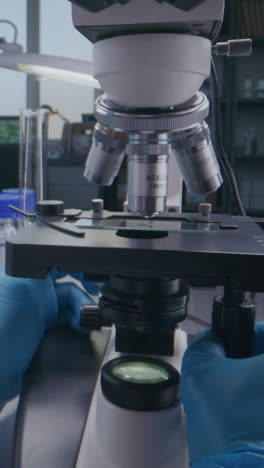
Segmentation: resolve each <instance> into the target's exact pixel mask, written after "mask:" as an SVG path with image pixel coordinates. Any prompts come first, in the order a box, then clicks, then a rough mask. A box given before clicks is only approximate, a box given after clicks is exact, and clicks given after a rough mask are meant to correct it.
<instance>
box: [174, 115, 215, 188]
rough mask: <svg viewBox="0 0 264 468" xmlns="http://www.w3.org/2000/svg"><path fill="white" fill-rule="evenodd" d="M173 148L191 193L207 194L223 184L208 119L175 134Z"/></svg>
mask: <svg viewBox="0 0 264 468" xmlns="http://www.w3.org/2000/svg"><path fill="white" fill-rule="evenodd" d="M171 138H172V141H171V147H172V150H173V152H174V154H175V157H176V160H177V163H178V166H179V168H180V171H181V173H182V176H183V179H184V181H185V183H186V185H187V189H188V191H189V192H191V193H193V194H196V195H206V194H209V193H212V192H215V191H216V190H217V189H218V188H219V187H220V186H221V185H222V183H223V179H222V176H221V172H220V167H219V164H218V161H217V158H216V155H215V152H214V148H213V145H212V142H211V138H210V131H209V128H208V125H207V124H206V123H205V122H202V123H199V124H197V125H195V126H193V127H192V128H190V129H187V130H184V131H180V132H175V133H173V134H172V135H171Z"/></svg>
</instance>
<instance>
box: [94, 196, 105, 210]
mask: <svg viewBox="0 0 264 468" xmlns="http://www.w3.org/2000/svg"><path fill="white" fill-rule="evenodd" d="M92 209H93V211H94V212H95V213H102V212H103V210H104V200H103V199H102V198H94V199H93V200H92Z"/></svg>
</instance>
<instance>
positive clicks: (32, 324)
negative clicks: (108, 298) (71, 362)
mask: <svg viewBox="0 0 264 468" xmlns="http://www.w3.org/2000/svg"><path fill="white" fill-rule="evenodd" d="M56 276H58V275H56V274H55V277H56ZM92 302H93V301H92V300H91V299H90V297H89V296H88V295H87V294H85V292H84V291H81V290H80V289H79V288H78V287H77V286H76V285H75V284H73V283H61V284H57V285H56V283H55V282H54V280H53V278H52V276H51V275H49V276H48V277H47V278H45V279H41V280H35V279H24V278H11V277H9V276H6V275H5V274H4V273H0V403H1V402H3V401H6V400H8V399H10V398H13V397H14V396H15V395H17V394H18V393H19V392H20V390H21V387H22V381H23V374H24V372H25V370H26V369H27V367H28V366H29V364H30V362H31V360H32V358H33V356H34V354H35V352H36V350H37V348H38V345H39V342H40V340H41V338H42V337H43V335H44V333H45V331H46V330H47V329H48V328H51V327H54V326H56V325H65V326H71V327H72V328H74V329H76V330H80V328H79V321H80V308H81V306H82V305H83V304H87V303H92Z"/></svg>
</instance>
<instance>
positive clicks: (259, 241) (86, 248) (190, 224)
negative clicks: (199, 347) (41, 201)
mask: <svg viewBox="0 0 264 468" xmlns="http://www.w3.org/2000/svg"><path fill="white" fill-rule="evenodd" d="M105 213H107V215H106V214H105ZM87 220H88V221H87ZM89 220H90V221H89ZM109 220H110V221H109ZM49 221H51V218H49ZM96 223H97V226H96ZM155 223H157V224H156V225H155ZM76 224H77V225H79V226H80V225H81V226H82V230H83V231H84V236H83V237H75V236H74V235H71V234H70V233H66V232H60V231H58V230H56V229H53V228H51V227H49V226H47V225H45V224H43V223H42V222H41V221H37V222H36V223H34V224H32V225H31V226H29V227H27V228H26V229H25V230H22V231H20V232H19V233H18V234H16V235H15V236H14V237H13V238H12V239H11V240H10V241H8V242H7V245H6V272H7V274H9V275H11V276H17V277H20V276H21V277H34V278H41V277H44V276H45V275H46V274H47V273H48V272H49V271H50V269H51V268H53V267H57V268H58V269H59V270H61V271H66V272H83V273H87V274H88V275H90V276H93V275H99V276H107V275H109V274H115V275H131V276H137V277H138V276H148V277H154V276H159V277H161V276H163V277H168V276H169V277H178V278H181V279H183V280H184V281H185V282H186V283H188V284H189V285H192V286H198V287H199V286H201V287H207V286H216V285H221V284H223V283H224V281H225V279H226V278H227V277H229V278H232V277H233V278H234V279H235V280H236V281H237V286H238V287H239V288H241V289H243V290H250V291H259V292H262V291H264V280H263V278H262V276H263V275H262V271H263V270H264V232H263V227H262V223H261V220H257V219H256V220H255V219H252V218H248V217H245V218H242V217H232V216H229V215H212V216H211V218H210V222H205V221H204V220H201V218H199V217H198V215H197V214H189V213H188V214H182V215H177V216H176V215H175V214H173V215H172V214H168V215H167V214H166V217H162V216H160V217H158V218H154V219H148V220H145V219H144V218H136V217H133V216H131V215H130V214H127V213H126V214H124V213H120V214H117V213H108V212H104V215H103V218H102V219H100V218H97V219H94V220H92V217H91V212H89V213H83V215H82V217H81V218H80V219H79V220H78V221H77V223H76V222H75V225H76ZM142 224H144V226H142ZM162 224H164V226H165V227H164V229H162V227H161V225H162ZM263 224H264V223H263ZM71 225H72V222H71ZM140 225H141V229H139V228H140ZM151 225H152V227H151ZM153 226H154V227H153ZM170 226H174V227H171V228H170ZM117 228H119V229H118V230H116V229H117ZM144 229H145V230H144ZM140 237H143V238H140ZM155 237H156V238H155Z"/></svg>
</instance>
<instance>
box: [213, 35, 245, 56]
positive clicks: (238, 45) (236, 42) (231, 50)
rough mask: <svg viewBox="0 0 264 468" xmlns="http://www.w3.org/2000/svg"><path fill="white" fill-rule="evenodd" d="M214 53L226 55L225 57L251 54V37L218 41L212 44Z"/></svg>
mask: <svg viewBox="0 0 264 468" xmlns="http://www.w3.org/2000/svg"><path fill="white" fill-rule="evenodd" d="M212 50H213V53H214V54H215V55H226V56H227V57H241V56H246V55H251V53H252V40H251V39H233V40H230V41H227V42H218V43H217V44H215V45H214V46H213V49H212Z"/></svg>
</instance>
